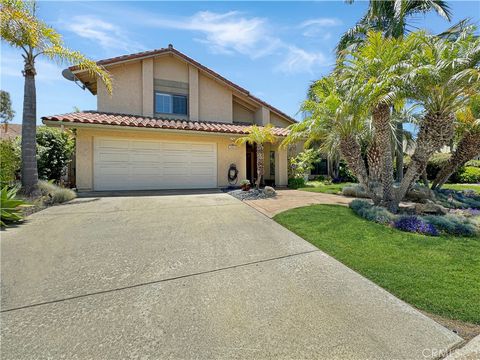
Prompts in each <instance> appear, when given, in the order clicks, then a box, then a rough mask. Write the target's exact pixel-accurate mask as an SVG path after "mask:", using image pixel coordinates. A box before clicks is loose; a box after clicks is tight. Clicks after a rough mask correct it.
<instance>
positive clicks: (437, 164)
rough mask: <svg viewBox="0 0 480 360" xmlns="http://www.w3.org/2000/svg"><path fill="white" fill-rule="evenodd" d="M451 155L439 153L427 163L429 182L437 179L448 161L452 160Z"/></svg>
mask: <svg viewBox="0 0 480 360" xmlns="http://www.w3.org/2000/svg"><path fill="white" fill-rule="evenodd" d="M450 156H451V154H448V153H447V154H446V153H437V154H434V155H433V156H432V157H431V158H430V159H429V160H428V163H427V177H428V179H429V180H433V179H435V178H436V177H437V174H438V173H439V172H440V169H441V168H443V167H444V166H445V165H446V164H447V161H448V160H449V159H450Z"/></svg>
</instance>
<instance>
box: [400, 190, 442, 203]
mask: <svg viewBox="0 0 480 360" xmlns="http://www.w3.org/2000/svg"><path fill="white" fill-rule="evenodd" d="M434 197H435V195H434V193H433V191H432V190H430V189H429V188H428V187H426V186H415V187H414V188H413V189H411V190H409V191H408V192H407V194H406V195H405V200H407V201H413V202H421V203H426V202H427V201H430V200H432V199H434Z"/></svg>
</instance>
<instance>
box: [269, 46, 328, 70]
mask: <svg viewBox="0 0 480 360" xmlns="http://www.w3.org/2000/svg"><path fill="white" fill-rule="evenodd" d="M287 50H288V51H287V55H286V57H285V59H284V60H283V61H282V62H281V63H280V64H279V65H278V66H277V67H276V68H275V70H276V71H279V72H283V73H288V74H296V73H302V72H308V73H312V74H313V71H314V69H315V68H317V67H322V66H328V65H330V64H329V59H328V58H327V57H326V56H325V55H324V54H323V53H321V52H309V51H306V50H304V49H300V48H298V47H296V46H293V45H290V46H288V47H287Z"/></svg>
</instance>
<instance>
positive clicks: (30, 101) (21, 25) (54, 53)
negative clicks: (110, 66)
mask: <svg viewBox="0 0 480 360" xmlns="http://www.w3.org/2000/svg"><path fill="white" fill-rule="evenodd" d="M0 14H1V23H0V33H1V38H2V40H3V41H5V42H6V43H7V44H9V45H10V46H12V47H14V48H18V49H20V50H21V51H22V57H23V60H24V67H23V76H24V78H25V85H24V98H23V118H22V171H21V173H22V188H23V192H24V193H25V194H27V195H35V194H36V193H37V192H38V189H37V182H38V170H37V160H36V142H35V139H36V119H37V100H36V87H35V76H36V75H37V71H36V68H35V61H36V59H37V58H38V57H39V56H44V57H47V58H48V59H50V60H53V61H56V62H58V63H69V64H76V65H78V67H79V68H80V69H85V70H88V71H89V72H90V73H91V74H92V75H95V76H97V77H98V78H99V79H100V80H101V81H102V82H103V83H104V84H105V85H106V87H107V89H108V91H110V92H111V89H112V87H111V80H110V76H109V74H108V72H107V71H106V70H105V69H103V68H102V67H100V66H98V65H97V64H96V63H95V62H94V61H92V60H89V59H87V58H86V57H85V56H84V55H82V54H81V53H79V52H78V51H72V50H70V49H68V48H66V47H65V46H64V43H63V40H62V36H61V35H60V34H59V33H57V32H56V31H55V30H54V29H53V28H52V27H50V26H48V25H47V24H46V23H44V22H43V21H42V20H40V19H38V18H37V17H36V15H37V5H36V2H35V1H22V0H1V3H0Z"/></svg>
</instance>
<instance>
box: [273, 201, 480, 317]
mask: <svg viewBox="0 0 480 360" xmlns="http://www.w3.org/2000/svg"><path fill="white" fill-rule="evenodd" d="M274 219H275V220H276V221H277V222H278V223H280V224H282V225H283V226H285V227H286V228H288V229H290V230H291V231H293V232H295V233H296V234H298V235H299V236H301V237H303V238H304V239H306V240H308V241H309V242H311V243H312V244H314V245H315V246H317V247H318V248H320V249H321V250H323V251H325V252H326V253H328V254H330V255H331V256H333V257H335V258H336V259H337V260H339V261H341V262H342V263H344V264H345V265H347V266H349V267H350V268H352V269H354V270H356V271H358V272H359V273H360V274H362V275H364V276H365V277H367V278H369V279H370V280H372V281H373V282H375V283H377V284H378V285H380V286H381V287H383V288H385V289H386V290H388V291H390V292H391V293H393V294H394V295H396V296H397V297H399V298H400V299H403V300H404V301H406V302H408V303H410V304H412V305H413V306H415V307H416V308H418V309H422V310H425V311H428V312H430V313H434V314H437V315H440V316H444V317H448V318H451V319H458V320H463V321H467V322H471V323H475V324H480V281H479V279H480V238H478V237H477V238H455V237H446V236H442V237H427V236H423V235H417V234H410V233H405V232H401V231H398V230H395V229H392V228H389V227H386V226H383V225H379V224H376V223H372V222H369V221H367V220H364V219H362V218H359V217H357V216H356V215H355V214H354V213H353V211H352V210H350V209H349V208H347V207H342V206H335V205H312V206H308V207H303V208H297V209H292V210H289V211H286V212H283V213H281V214H278V215H277V216H275V218H274Z"/></svg>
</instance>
